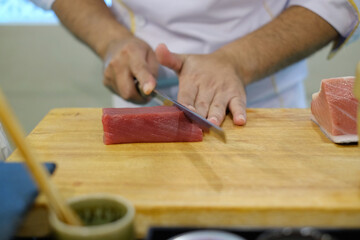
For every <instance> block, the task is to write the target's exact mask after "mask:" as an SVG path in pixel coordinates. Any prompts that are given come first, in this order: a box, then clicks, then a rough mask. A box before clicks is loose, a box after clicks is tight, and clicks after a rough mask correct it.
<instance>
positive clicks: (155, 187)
mask: <svg viewBox="0 0 360 240" xmlns="http://www.w3.org/2000/svg"><path fill="white" fill-rule="evenodd" d="M247 113H248V123H247V124H246V126H245V127H239V126H234V125H233V124H232V121H231V118H230V117H227V119H226V121H225V123H224V124H223V128H224V130H225V132H226V134H227V139H228V142H227V144H224V143H222V142H220V141H219V140H218V139H216V138H215V137H213V136H210V135H205V137H204V141H203V142H197V143H138V144H119V145H108V146H107V145H104V144H103V142H102V135H103V131H102V123H101V114H102V112H101V109H54V110H52V111H51V112H49V113H48V114H47V115H46V116H45V118H44V119H43V120H42V121H41V122H40V123H39V124H38V126H37V127H36V128H35V129H34V130H33V131H32V132H31V133H30V134H29V136H28V137H27V139H28V141H29V142H30V144H31V146H32V147H33V148H34V150H35V151H36V152H37V153H38V157H39V160H40V161H50V162H55V163H57V170H56V172H55V174H54V175H53V180H54V181H55V183H56V185H57V186H58V188H59V190H60V191H61V193H62V194H63V195H64V197H65V198H69V197H73V196H76V195H81V194H86V193H94V192H107V193H116V194H119V195H122V196H123V197H125V198H127V199H129V200H130V201H131V202H132V203H133V204H134V205H135V207H136V211H137V214H136V231H137V234H138V236H139V237H141V236H144V234H145V233H146V230H147V228H148V227H149V226H155V225H156V226H163V225H165V226H217V227H220V226H227V227H231V226H236V227H243V226H256V227H259V226H261V227H264V226H322V227H360V149H359V148H358V147H357V145H336V144H334V143H332V142H331V141H330V140H328V139H327V138H326V137H325V136H324V134H323V133H322V132H321V131H320V130H319V128H318V126H317V125H316V124H314V123H313V122H311V121H310V110H309V109H248V112H247ZM18 160H20V155H19V153H18V152H17V151H15V152H14V153H13V154H12V155H11V156H10V158H9V159H8V161H18ZM43 206H44V199H43V198H41V197H40V198H38V200H37V202H36V204H35V207H34V208H35V209H36V208H43Z"/></svg>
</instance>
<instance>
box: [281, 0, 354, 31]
mask: <svg viewBox="0 0 360 240" xmlns="http://www.w3.org/2000/svg"><path fill="white" fill-rule="evenodd" d="M294 5H297V6H302V7H305V8H307V9H309V10H311V11H313V12H314V13H316V14H318V15H319V16H320V17H322V18H323V19H325V20H326V21H327V22H328V23H329V24H331V25H332V26H333V27H334V28H335V29H336V31H337V32H338V33H339V34H340V35H341V36H342V37H348V36H349V35H350V34H351V32H352V31H353V30H354V29H355V27H356V26H357V24H358V21H359V20H358V19H359V16H358V12H357V11H356V9H354V7H353V6H352V5H351V4H350V3H349V1H347V0H316V1H315V0H290V1H289V5H288V6H294Z"/></svg>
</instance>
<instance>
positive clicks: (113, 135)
mask: <svg viewBox="0 0 360 240" xmlns="http://www.w3.org/2000/svg"><path fill="white" fill-rule="evenodd" d="M102 123H103V128H104V143H105V144H107V145H108V144H116V143H139V142H199V141H202V137H203V133H202V130H201V128H199V127H198V126H197V125H195V124H193V123H192V122H190V120H189V119H188V118H187V117H186V116H185V114H184V113H183V112H182V111H180V110H179V109H178V108H177V107H175V106H156V107H140V108H104V109H103V116H102Z"/></svg>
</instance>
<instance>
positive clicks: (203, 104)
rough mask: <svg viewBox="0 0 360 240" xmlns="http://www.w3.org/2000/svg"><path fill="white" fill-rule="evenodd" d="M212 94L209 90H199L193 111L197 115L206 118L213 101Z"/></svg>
mask: <svg viewBox="0 0 360 240" xmlns="http://www.w3.org/2000/svg"><path fill="white" fill-rule="evenodd" d="M213 97H214V92H213V91H210V90H209V89H206V90H204V89H199V91H198V94H197V96H196V99H195V109H196V112H197V113H198V114H200V115H201V116H202V117H204V118H206V117H207V115H208V112H209V106H210V104H211V102H212V100H213Z"/></svg>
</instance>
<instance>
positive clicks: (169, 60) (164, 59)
mask: <svg viewBox="0 0 360 240" xmlns="http://www.w3.org/2000/svg"><path fill="white" fill-rule="evenodd" d="M155 54H156V58H157V60H158V61H159V63H160V64H161V65H164V66H166V67H168V68H171V69H172V70H174V71H175V72H177V73H179V72H180V71H181V68H182V66H183V63H184V55H181V54H176V53H172V52H170V51H169V49H168V48H167V46H166V45H165V44H163V43H161V44H159V45H158V46H157V47H156V49H155Z"/></svg>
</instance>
